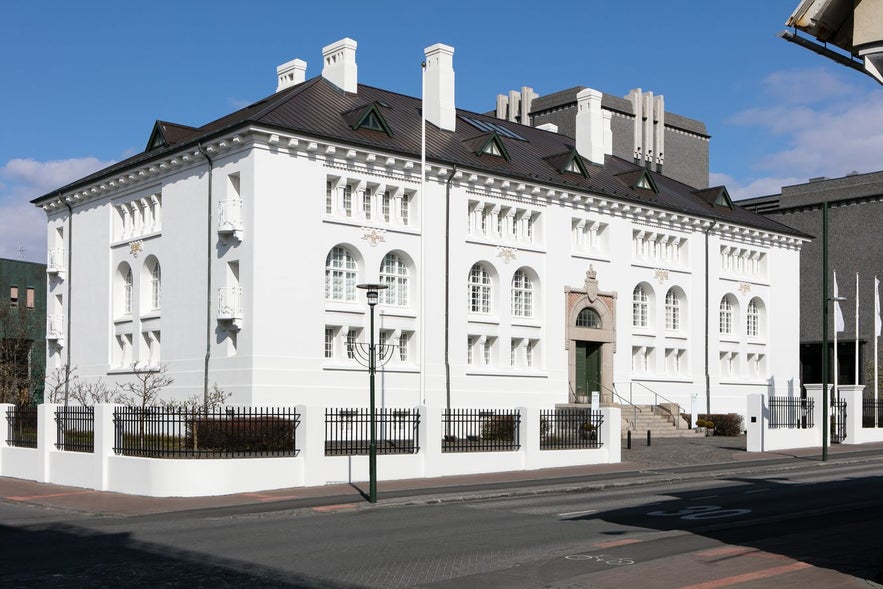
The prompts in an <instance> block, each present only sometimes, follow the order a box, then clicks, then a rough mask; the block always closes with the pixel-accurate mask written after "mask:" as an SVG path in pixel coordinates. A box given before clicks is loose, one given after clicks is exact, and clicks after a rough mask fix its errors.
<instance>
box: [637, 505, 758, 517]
mask: <svg viewBox="0 0 883 589" xmlns="http://www.w3.org/2000/svg"><path fill="white" fill-rule="evenodd" d="M746 513H751V510H750V509H723V508H722V507H721V506H720V505H693V506H691V507H686V508H684V509H679V510H677V511H650V512H648V513H647V515H651V516H654V517H680V518H681V519H686V520H704V519H718V518H721V517H736V516H737V515H745V514H746Z"/></svg>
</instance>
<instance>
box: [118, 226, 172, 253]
mask: <svg viewBox="0 0 883 589" xmlns="http://www.w3.org/2000/svg"><path fill="white" fill-rule="evenodd" d="M161 236H162V229H160V230H159V231H154V232H152V233H145V234H144V235H130V236H129V237H124V238H122V239H119V240H117V241H113V242H111V244H110V249H116V248H119V247H124V246H127V245H129V244H130V243H132V242H133V241H145V240H148V239H154V238H156V237H161Z"/></svg>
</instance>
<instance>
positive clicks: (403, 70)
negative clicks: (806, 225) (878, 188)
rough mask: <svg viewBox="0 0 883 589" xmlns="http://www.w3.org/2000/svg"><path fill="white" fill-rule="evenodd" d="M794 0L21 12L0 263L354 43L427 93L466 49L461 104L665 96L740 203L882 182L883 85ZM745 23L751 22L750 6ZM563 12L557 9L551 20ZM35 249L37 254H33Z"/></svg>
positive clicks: (7, 74)
mask: <svg viewBox="0 0 883 589" xmlns="http://www.w3.org/2000/svg"><path fill="white" fill-rule="evenodd" d="M797 4H798V0H746V1H743V2H739V3H732V2H700V1H696V0H690V1H687V0H669V1H666V2H660V1H658V0H632V1H631V2H610V1H609V0H608V1H600V0H594V1H589V2H580V3H565V4H557V5H552V4H548V5H544V4H543V3H536V2H521V1H520V0H510V1H509V2H505V3H482V2H474V1H473V2H462V1H459V0H457V1H448V2H444V1H441V0H438V1H436V2H428V3H427V2H419V1H416V0H411V1H403V2H400V1H397V0H396V1H380V0H378V1H375V2H364V1H349V0H323V1H315V2H297V1H289V2H282V1H263V0H252V1H251V2H241V1H239V2H233V1H228V0H215V1H211V2H208V1H205V2H204V1H196V0H194V1H187V2H184V1H181V0H177V1H174V2H172V1H167V0H155V1H153V2H149V3H129V2H119V1H113V2H111V1H96V0H80V1H78V2H69V1H46V0H30V1H29V2H16V3H10V4H9V5H6V6H5V7H4V18H3V21H4V27H3V29H4V30H3V35H2V36H0V55H2V56H3V58H2V60H0V87H2V89H3V91H2V92H0V122H2V129H3V141H0V257H6V258H19V257H20V256H21V257H23V258H24V259H29V260H35V261H45V243H44V242H45V229H44V215H43V213H42V211H39V210H37V209H36V208H34V207H32V206H31V205H30V204H28V201H29V200H30V199H32V198H34V197H36V196H39V195H42V194H44V193H46V192H49V191H51V190H53V189H54V188H57V187H58V186H60V185H63V184H65V183H66V182H69V181H71V180H73V179H76V178H78V177H81V176H83V175H85V174H87V173H89V172H91V171H93V170H95V169H98V168H100V167H103V166H104V165H108V164H110V163H112V162H115V161H119V160H120V159H122V158H125V157H128V156H130V155H132V154H134V153H137V152H139V151H141V150H143V149H144V146H145V144H146V143H147V139H148V136H149V134H150V131H151V128H152V126H153V122H154V121H155V120H156V119H162V120H167V121H173V122H177V123H182V124H187V125H193V126H199V125H202V124H204V123H206V122H208V121H211V120H213V119H215V118H217V117H220V116H222V115H224V114H226V113H228V112H231V111H233V110H235V109H237V108H239V107H241V106H244V105H245V104H248V103H250V102H253V101H256V100H258V99H260V98H262V97H264V96H266V95H268V94H271V93H272V92H273V91H274V90H275V88H276V80H275V71H276V66H277V65H279V64H281V63H284V62H286V61H289V60H291V59H294V58H296V57H297V58H300V59H303V60H305V61H306V62H307V64H308V69H307V77H313V76H315V75H319V74H320V73H321V50H322V47H323V46H325V45H327V44H329V43H332V42H334V41H336V40H338V39H341V38H343V37H350V38H352V39H355V40H356V41H357V42H358V50H357V54H356V59H357V63H358V66H359V82H360V83H364V84H369V85H372V86H379V87H382V88H386V89H390V90H394V91H397V92H401V93H403V94H408V95H412V96H419V94H420V63H421V61H422V59H423V49H424V48H425V47H427V46H429V45H432V44H434V43H438V42H441V43H446V44H448V45H451V46H453V47H454V48H455V54H454V69H455V71H456V76H457V80H456V101H457V106H458V107H460V108H466V109H469V110H475V111H480V112H484V111H488V110H491V109H492V108H493V107H494V104H495V97H496V95H497V94H499V93H506V92H508V91H509V90H513V89H520V88H521V87H522V86H531V87H532V88H534V90H535V91H537V92H538V93H539V94H541V95H543V94H547V93H550V92H555V91H557V90H562V89H565V88H570V87H573V86H577V85H583V86H588V87H592V88H596V89H598V90H601V91H602V92H606V93H610V94H615V95H619V96H625V95H626V94H627V93H628V91H629V90H630V89H631V88H638V87H640V88H643V89H644V90H645V91H646V90H650V91H652V92H653V93H654V94H663V95H664V96H665V104H666V108H667V110H669V111H671V112H675V113H678V114H681V115H684V116H688V117H691V118H695V119H699V120H701V121H704V122H705V123H706V125H707V127H708V131H709V133H710V134H711V136H712V139H711V146H710V153H711V182H712V184H726V185H727V187H728V188H729V190H730V193H731V194H733V195H734V197H736V198H739V197H747V196H757V195H762V194H770V193H774V192H778V191H779V189H780V187H781V186H782V185H787V184H794V183H798V182H803V181H805V180H807V179H808V178H811V177H815V176H827V177H837V176H843V175H845V174H847V173H849V172H851V171H853V170H855V171H859V172H870V171H875V170H878V169H883V162H881V161H880V158H879V154H880V153H883V88H880V87H879V86H878V85H877V84H876V83H875V82H874V81H873V80H871V79H870V78H868V77H867V76H864V75H862V74H860V73H858V72H855V71H853V70H849V69H846V68H844V67H842V66H838V65H836V64H834V63H833V62H829V61H828V60H826V59H824V58H822V57H819V56H817V55H815V54H813V53H811V52H809V51H807V50H805V49H801V48H799V47H797V46H795V45H792V44H790V43H786V42H785V41H783V40H781V39H779V38H777V37H776V34H777V33H778V32H779V31H781V30H783V29H784V28H785V27H784V22H785V20H786V19H787V18H788V16H789V15H790V14H791V12H792V10H793V9H794V8H795V7H796V6H797ZM737 7H738V9H737ZM544 10H547V12H545V13H544V12H543V11H544ZM20 249H21V250H23V253H22V254H20Z"/></svg>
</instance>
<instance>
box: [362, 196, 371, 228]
mask: <svg viewBox="0 0 883 589" xmlns="http://www.w3.org/2000/svg"><path fill="white" fill-rule="evenodd" d="M362 211H363V212H364V213H365V219H367V220H369V221H370V220H371V189H370V188H366V189H365V192H363V193H362Z"/></svg>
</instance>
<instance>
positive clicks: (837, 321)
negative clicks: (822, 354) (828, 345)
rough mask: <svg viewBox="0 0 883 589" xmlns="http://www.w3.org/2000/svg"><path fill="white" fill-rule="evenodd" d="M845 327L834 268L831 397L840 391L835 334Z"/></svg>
mask: <svg viewBox="0 0 883 589" xmlns="http://www.w3.org/2000/svg"><path fill="white" fill-rule="evenodd" d="M845 327H846V325H845V324H844V322H843V310H842V309H841V308H840V291H839V289H838V288H837V271H836V270H834V391H833V394H832V395H831V396H832V397H833V398H835V399H837V398H839V395H840V391H839V389H838V388H837V379H838V377H839V373H840V368H839V367H838V364H839V362H838V358H837V334H838V333H839V332H841V331H843V329H844V328H845Z"/></svg>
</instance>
